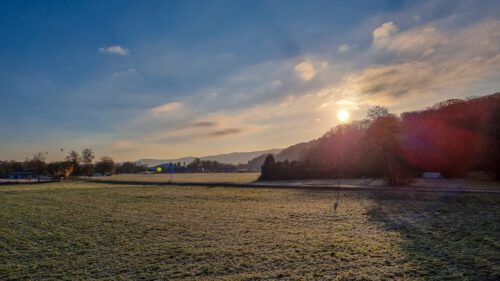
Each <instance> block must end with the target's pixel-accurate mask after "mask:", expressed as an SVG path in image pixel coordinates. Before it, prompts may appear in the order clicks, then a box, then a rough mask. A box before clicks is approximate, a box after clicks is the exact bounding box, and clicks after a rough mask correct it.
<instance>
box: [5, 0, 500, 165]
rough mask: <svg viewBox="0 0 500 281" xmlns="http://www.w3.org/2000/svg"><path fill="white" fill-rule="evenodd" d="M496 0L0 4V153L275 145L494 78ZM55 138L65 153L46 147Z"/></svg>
mask: <svg viewBox="0 0 500 281" xmlns="http://www.w3.org/2000/svg"><path fill="white" fill-rule="evenodd" d="M499 10H500V2H498V1H352V0H350V1H3V0H1V1H0V35H1V36H0V65H1V66H2V67H1V68H0V128H1V132H2V133H1V134H0V159H17V160H23V159H24V158H26V157H31V155H32V154H33V153H34V152H37V151H43V152H48V156H49V159H50V160H57V159H62V158H63V156H64V155H65V153H66V151H68V150H71V149H74V150H81V149H82V148H84V147H90V148H93V149H94V150H95V151H96V152H97V154H98V155H99V156H102V155H110V156H112V157H114V158H115V159H116V160H119V161H123V160H136V159H139V158H173V157H180V156H188V155H193V156H203V155H208V154H217V153H226V152H233V151H251V150H260V149H268V148H282V147H286V146H288V145H291V144H295V143H297V142H300V141H307V140H310V139H313V138H317V137H319V136H321V135H322V134H323V133H324V132H325V131H327V130H328V129H329V128H331V127H333V126H335V125H336V124H337V122H338V121H337V120H336V112H337V111H338V110H348V111H349V112H350V113H351V118H353V119H358V118H362V117H363V116H364V114H365V112H366V109H367V108H369V107H370V106H373V105H384V106H387V107H388V108H389V109H390V110H392V111H394V112H396V113H400V112H404V111H409V110H414V109H419V108H423V107H426V106H429V105H432V104H433V103H435V102H437V101H440V100H444V99H448V98H465V97H468V96H475V95H485V94H491V93H494V92H498V91H500V87H499V86H500V82H499V81H500V80H499V78H500V67H499V65H500V51H499V46H500V34H499V33H500V14H499V13H498V11H499ZM61 148H63V149H64V150H65V151H64V152H61V151H60V149H61Z"/></svg>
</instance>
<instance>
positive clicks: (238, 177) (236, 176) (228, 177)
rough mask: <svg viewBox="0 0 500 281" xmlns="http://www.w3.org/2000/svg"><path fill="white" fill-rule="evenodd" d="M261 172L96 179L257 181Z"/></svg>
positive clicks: (147, 175) (141, 175) (116, 176)
mask: <svg viewBox="0 0 500 281" xmlns="http://www.w3.org/2000/svg"><path fill="white" fill-rule="evenodd" d="M259 175H260V173H178V174H172V175H170V174H168V173H166V174H115V175H112V176H109V177H95V178H94V180H105V181H137V182H168V181H170V180H172V181H174V182H229V183H248V182H253V181H256V180H257V178H258V177H259Z"/></svg>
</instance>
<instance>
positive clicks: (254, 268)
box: [0, 182, 500, 280]
mask: <svg viewBox="0 0 500 281" xmlns="http://www.w3.org/2000/svg"><path fill="white" fill-rule="evenodd" d="M338 195H340V200H339V205H338V208H337V210H336V211H335V210H334V202H336V198H337V196H338ZM0 202H1V203H0V261H1V262H0V280H13V279H23V280H24V279H37V280H40V279H58V280H59V279H70V280H75V279H108V280H120V279H134V280H137V279H146V280H151V279H169V280H176V279H177V280H207V279H209V280H210V279H216V280H261V279H272V280H274V279H284V280H330V279H332V280H384V279H400V280H428V279H434V280H436V279H440V280H446V279H448V280H498V279H499V278H500V204H499V202H500V196H499V195H495V194H460V193H454V194H443V193H422V192H421V193H406V194H403V193H397V192H386V193H382V192H372V193H366V192H343V193H340V194H338V193H337V192H332V191H317V190H316V191H312V190H291V189H250V188H249V189H244V188H204V187H175V186H168V187H167V186H163V187H160V186H125V185H110V184H98V183H85V182H67V183H50V184H41V185H17V186H0Z"/></svg>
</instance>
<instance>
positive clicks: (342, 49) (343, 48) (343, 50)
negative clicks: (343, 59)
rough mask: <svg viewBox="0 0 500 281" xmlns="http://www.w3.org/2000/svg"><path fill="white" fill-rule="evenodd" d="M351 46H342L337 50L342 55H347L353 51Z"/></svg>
mask: <svg viewBox="0 0 500 281" xmlns="http://www.w3.org/2000/svg"><path fill="white" fill-rule="evenodd" d="M351 48H352V47H351V45H349V44H342V45H340V46H339V48H338V49H337V52H338V53H340V54H347V53H349V52H350V51H351Z"/></svg>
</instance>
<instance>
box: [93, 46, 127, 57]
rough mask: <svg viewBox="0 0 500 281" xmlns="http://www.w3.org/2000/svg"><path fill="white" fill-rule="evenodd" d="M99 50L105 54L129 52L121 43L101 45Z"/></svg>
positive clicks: (119, 54) (124, 54)
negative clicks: (107, 45)
mask: <svg viewBox="0 0 500 281" xmlns="http://www.w3.org/2000/svg"><path fill="white" fill-rule="evenodd" d="M99 52H101V53H105V54H112V55H118V56H126V55H128V54H129V50H128V49H127V48H124V47H122V46H119V45H114V46H109V47H101V48H99Z"/></svg>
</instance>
